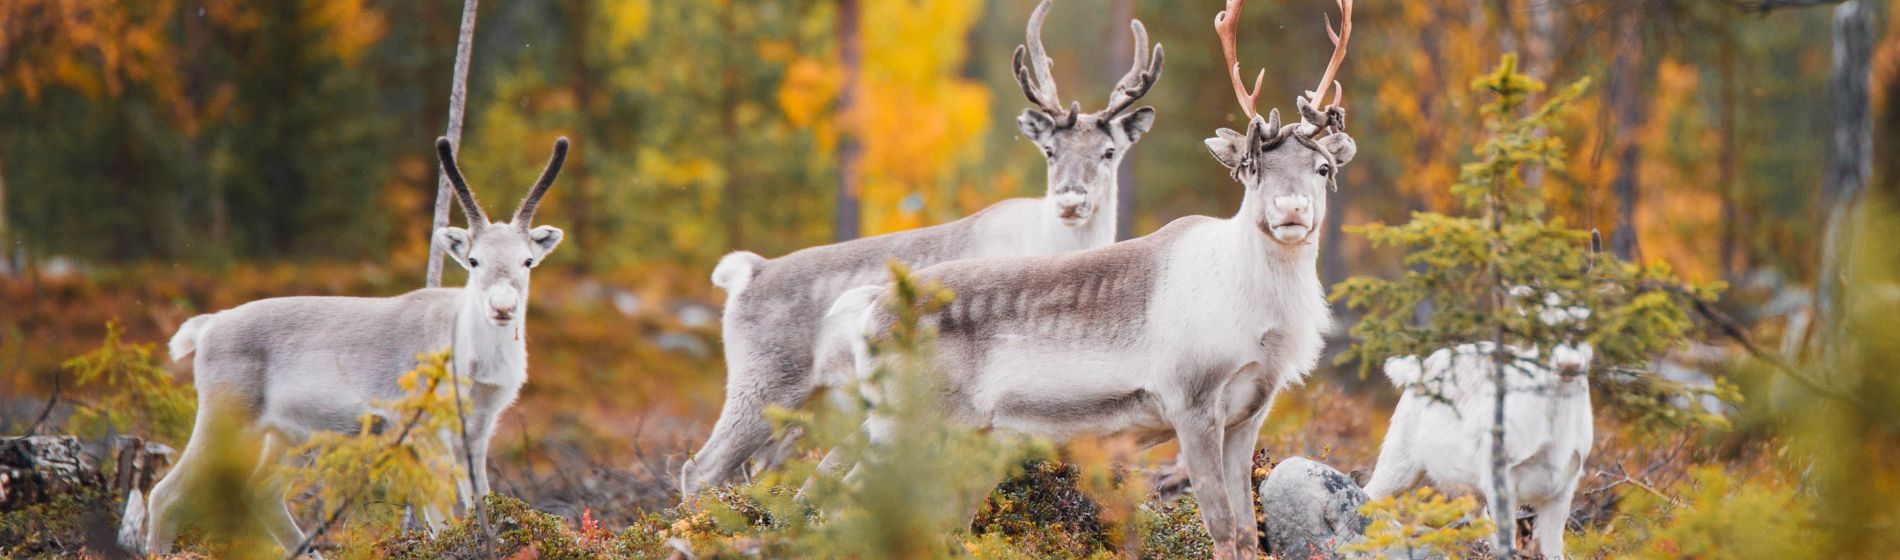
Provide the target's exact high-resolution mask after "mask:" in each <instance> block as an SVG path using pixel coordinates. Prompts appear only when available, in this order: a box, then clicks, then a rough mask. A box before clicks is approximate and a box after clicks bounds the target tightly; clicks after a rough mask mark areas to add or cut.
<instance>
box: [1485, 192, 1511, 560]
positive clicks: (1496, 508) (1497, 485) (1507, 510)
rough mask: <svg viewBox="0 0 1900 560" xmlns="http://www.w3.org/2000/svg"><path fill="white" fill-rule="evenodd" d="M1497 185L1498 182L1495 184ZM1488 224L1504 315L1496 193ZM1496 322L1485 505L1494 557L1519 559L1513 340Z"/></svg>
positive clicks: (1495, 294)
mask: <svg viewBox="0 0 1900 560" xmlns="http://www.w3.org/2000/svg"><path fill="white" fill-rule="evenodd" d="M1494 184H1496V183H1494ZM1485 200H1486V202H1485V221H1486V222H1488V223H1487V224H1486V225H1488V226H1489V229H1490V230H1491V242H1490V247H1489V249H1490V252H1491V258H1490V262H1489V263H1487V266H1486V268H1489V269H1490V271H1489V272H1490V273H1491V286H1490V288H1491V290H1490V291H1491V298H1490V308H1491V309H1490V312H1491V313H1492V314H1497V313H1503V312H1504V309H1505V307H1506V306H1507V305H1508V304H1509V302H1508V301H1507V300H1506V296H1505V294H1507V293H1509V291H1510V289H1511V287H1510V286H1507V285H1505V282H1504V265H1503V261H1504V246H1503V244H1504V210H1503V209H1502V208H1499V204H1498V196H1497V194H1496V193H1492V194H1490V195H1487V196H1486V198H1485ZM1492 321H1493V322H1494V323H1496V327H1495V330H1494V331H1493V332H1492V346H1491V356H1490V359H1491V387H1492V389H1493V390H1494V392H1495V393H1496V394H1495V395H1493V400H1492V405H1493V406H1494V407H1496V408H1495V409H1493V411H1492V415H1491V496H1492V497H1494V498H1496V499H1494V500H1490V501H1489V503H1486V504H1485V507H1487V508H1490V509H1491V519H1492V520H1494V521H1497V529H1496V532H1495V533H1493V539H1494V541H1495V542H1494V543H1492V549H1491V554H1492V556H1493V557H1495V558H1517V550H1516V548H1517V504H1516V503H1514V502H1513V501H1512V500H1511V493H1510V492H1509V490H1510V489H1511V485H1510V478H1509V476H1510V469H1509V465H1507V464H1506V463H1507V458H1508V456H1507V455H1506V454H1505V452H1504V451H1505V448H1504V399H1505V397H1506V396H1507V395H1508V394H1509V393H1510V392H1509V391H1508V390H1507V388H1508V386H1509V381H1510V380H1509V379H1506V378H1505V371H1506V370H1505V368H1504V365H1505V363H1506V362H1507V361H1508V360H1509V359H1510V358H1509V357H1508V356H1509V354H1507V353H1506V352H1505V348H1506V345H1507V344H1509V343H1510V341H1508V340H1505V339H1504V334H1505V333H1504V322H1503V321H1501V320H1498V319H1492Z"/></svg>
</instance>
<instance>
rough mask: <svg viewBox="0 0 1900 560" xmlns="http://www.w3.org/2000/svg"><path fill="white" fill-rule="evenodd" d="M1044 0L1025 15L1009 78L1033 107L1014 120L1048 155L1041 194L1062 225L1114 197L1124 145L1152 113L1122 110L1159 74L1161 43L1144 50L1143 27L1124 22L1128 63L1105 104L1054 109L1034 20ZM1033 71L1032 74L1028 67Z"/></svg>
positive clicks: (1081, 219)
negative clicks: (1131, 52) (1086, 109)
mask: <svg viewBox="0 0 1900 560" xmlns="http://www.w3.org/2000/svg"><path fill="white" fill-rule="evenodd" d="M1051 1H1052V0H1042V3H1041V4H1039V5H1037V6H1036V11H1035V12H1034V13H1032V14H1030V16H1029V30H1028V35H1029V37H1028V42H1027V43H1026V45H1019V46H1017V47H1016V58H1015V63H1014V65H1015V71H1016V83H1017V84H1018V85H1021V86H1022V88H1023V95H1024V96H1027V97H1028V98H1029V101H1030V102H1031V103H1034V104H1036V107H1034V108H1031V109H1027V110H1025V111H1023V114H1022V116H1020V117H1016V122H1017V124H1018V125H1020V126H1021V128H1022V131H1023V136H1024V137H1026V138H1028V139H1029V140H1030V141H1031V142H1035V143H1036V147H1037V148H1039V149H1041V150H1042V155H1043V158H1045V159H1046V160H1048V166H1049V182H1048V191H1047V192H1046V194H1045V198H1046V199H1047V200H1049V201H1050V202H1052V203H1054V211H1055V212H1056V218H1057V219H1060V220H1061V221H1062V224H1063V225H1065V226H1069V227H1077V226H1081V225H1084V224H1087V223H1088V222H1089V219H1090V218H1092V217H1093V216H1094V215H1095V212H1096V210H1097V209H1100V208H1101V207H1102V206H1103V205H1105V204H1106V203H1107V202H1108V201H1110V200H1112V199H1113V198H1114V196H1115V169H1116V168H1117V166H1119V165H1120V164H1121V160H1122V157H1124V156H1126V155H1127V153H1128V149H1129V147H1131V146H1133V145H1134V144H1135V142H1136V141H1137V140H1140V139H1141V135H1142V134H1145V133H1147V132H1148V128H1149V127H1151V126H1154V120H1155V110H1154V108H1153V107H1142V108H1139V109H1135V110H1134V111H1129V110H1128V107H1129V106H1130V105H1133V104H1134V102H1135V101H1136V100H1138V99H1141V97H1142V96H1143V95H1147V93H1148V90H1149V89H1150V88H1153V87H1154V84H1155V80H1156V79H1157V78H1160V77H1161V59H1162V52H1161V45H1155V46H1154V51H1153V52H1152V54H1150V52H1149V51H1148V30H1147V28H1145V27H1142V25H1141V21H1140V20H1134V21H1131V22H1129V24H1128V27H1129V29H1130V30H1132V32H1133V33H1134V35H1135V41H1134V45H1135V56H1134V64H1133V65H1132V67H1130V68H1129V69H1128V74H1126V75H1124V76H1122V79H1121V81H1120V82H1117V83H1116V84H1115V91H1114V92H1112V93H1110V94H1109V101H1108V107H1107V108H1104V109H1102V110H1101V111H1097V112H1094V113H1088V114H1083V113H1082V112H1081V109H1082V105H1081V103H1071V104H1070V105H1069V108H1067V109H1064V108H1063V107H1062V100H1061V98H1059V97H1057V96H1056V82H1055V79H1054V78H1053V77H1052V75H1051V74H1050V72H1049V67H1050V64H1051V62H1050V60H1049V55H1048V53H1046V52H1044V51H1043V47H1042V22H1043V19H1044V18H1045V17H1047V16H1048V15H1049V6H1050V4H1051ZM1032 69H1033V70H1034V72H1035V75H1034V77H1033V78H1032V77H1031V75H1030V71H1031V70H1032Z"/></svg>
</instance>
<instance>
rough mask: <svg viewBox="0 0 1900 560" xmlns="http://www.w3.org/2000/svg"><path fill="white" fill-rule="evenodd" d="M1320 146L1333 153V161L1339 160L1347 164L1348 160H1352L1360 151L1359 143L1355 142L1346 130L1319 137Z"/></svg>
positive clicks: (1341, 163) (1342, 163) (1340, 162)
mask: <svg viewBox="0 0 1900 560" xmlns="http://www.w3.org/2000/svg"><path fill="white" fill-rule="evenodd" d="M1319 147H1321V148H1324V149H1325V150H1326V152H1327V153H1330V154H1332V155H1333V161H1336V162H1339V165H1345V164H1346V162H1349V161H1352V156H1353V155H1354V154H1357V153H1359V145H1358V144H1357V143H1354V142H1353V141H1352V137H1351V136H1347V135H1346V133H1344V132H1334V133H1332V134H1328V135H1326V137H1325V138H1321V139H1319Z"/></svg>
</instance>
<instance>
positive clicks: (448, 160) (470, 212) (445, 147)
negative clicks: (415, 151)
mask: <svg viewBox="0 0 1900 560" xmlns="http://www.w3.org/2000/svg"><path fill="white" fill-rule="evenodd" d="M435 156H436V158H437V159H440V160H442V173H444V174H446V175H448V176H449V184H451V185H454V186H455V197H456V199H457V200H459V201H461V203H462V216H463V217H464V218H467V219H468V229H470V230H478V229H481V228H482V226H486V225H488V214H487V213H486V212H483V211H482V205H480V204H477V203H476V202H475V193H473V192H469V190H468V180H466V179H463V178H462V168H461V166H458V165H456V164H455V147H454V146H452V145H449V139H448V137H447V136H443V137H439V138H436V139H435Z"/></svg>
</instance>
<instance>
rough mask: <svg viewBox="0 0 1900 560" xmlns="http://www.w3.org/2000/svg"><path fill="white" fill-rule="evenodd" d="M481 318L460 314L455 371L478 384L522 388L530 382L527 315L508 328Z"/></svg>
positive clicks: (456, 329) (457, 325)
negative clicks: (525, 324) (526, 333)
mask: <svg viewBox="0 0 1900 560" xmlns="http://www.w3.org/2000/svg"><path fill="white" fill-rule="evenodd" d="M479 317H480V315H479V314H475V313H468V312H464V313H460V314H457V317H456V323H455V347H454V356H453V361H454V365H455V370H456V371H457V372H459V373H462V374H464V375H467V376H468V377H469V379H470V380H472V381H474V382H477V383H483V384H487V385H494V386H496V387H501V388H509V389H518V388H520V387H521V386H522V385H524V384H526V383H527V382H528V344H527V340H526V338H525V333H524V332H523V331H525V330H526V327H525V326H524V324H523V323H525V322H526V320H525V317H524V318H522V319H521V320H516V321H514V322H513V323H511V324H510V325H509V326H507V327H497V326H495V325H493V324H490V323H488V322H487V321H484V320H482V319H480V318H479Z"/></svg>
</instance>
